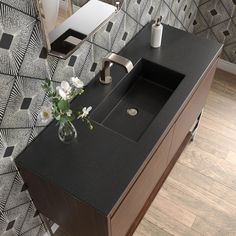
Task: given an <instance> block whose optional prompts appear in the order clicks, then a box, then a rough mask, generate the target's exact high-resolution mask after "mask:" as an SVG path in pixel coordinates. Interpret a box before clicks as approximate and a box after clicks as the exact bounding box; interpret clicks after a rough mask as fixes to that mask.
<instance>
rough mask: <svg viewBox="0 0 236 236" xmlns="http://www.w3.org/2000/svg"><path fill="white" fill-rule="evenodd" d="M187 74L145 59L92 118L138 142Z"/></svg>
mask: <svg viewBox="0 0 236 236" xmlns="http://www.w3.org/2000/svg"><path fill="white" fill-rule="evenodd" d="M183 78H184V75H183V74H181V73H179V72H176V71H173V70H170V69H168V68H166V67H163V66H161V65H158V64H155V63H153V62H150V61H147V60H145V59H141V60H140V61H139V62H138V63H137V64H136V65H135V67H134V68H133V70H132V71H131V72H130V73H129V74H127V75H126V76H125V77H124V78H123V79H122V80H121V82H120V83H119V84H118V85H117V87H116V88H115V89H114V90H113V91H112V92H111V94H110V95H108V96H107V97H106V99H105V100H104V101H103V102H102V103H101V104H100V105H99V106H98V108H97V109H96V110H95V111H94V112H93V113H92V115H91V119H93V120H94V121H96V122H98V123H100V124H102V125H103V126H105V127H107V128H109V129H111V130H113V131H115V132H117V133H119V134H121V135H123V136H125V137H127V138H129V139H130V140H133V141H135V142H138V141H139V139H140V138H141V136H142V134H143V133H144V132H145V131H146V129H147V128H148V126H149V125H150V124H151V122H152V121H153V119H154V118H155V117H156V116H157V115H158V113H159V112H160V110H161V109H162V108H163V106H164V105H165V103H166V102H167V100H168V99H169V98H170V96H171V95H172V94H173V92H174V91H175V89H176V88H177V87H178V85H179V84H180V82H181V81H182V79H183Z"/></svg>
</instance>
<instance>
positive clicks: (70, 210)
mask: <svg viewBox="0 0 236 236" xmlns="http://www.w3.org/2000/svg"><path fill="white" fill-rule="evenodd" d="M19 170H20V173H21V175H22V177H23V179H24V181H25V183H26V184H27V185H28V188H29V193H30V195H31V197H32V199H33V202H34V204H35V206H36V208H37V209H38V210H39V211H40V212H41V213H42V214H43V215H44V216H46V217H48V218H49V219H51V220H52V221H53V222H55V223H56V224H58V225H59V226H60V227H62V229H63V230H64V231H65V232H67V233H69V234H71V235H83V236H106V235H108V223H107V222H108V221H107V218H106V217H105V216H102V215H101V214H99V213H98V212H96V211H95V209H93V208H92V207H90V206H88V205H85V204H83V203H82V202H80V201H79V200H78V199H76V198H74V197H73V196H72V195H70V194H68V193H66V192H64V191H62V190H61V189H59V188H58V187H57V186H55V185H53V184H51V183H49V182H46V181H44V180H43V179H41V178H40V177H39V176H36V175H34V174H32V173H31V172H29V171H28V170H25V169H24V168H22V167H19ZM39 193H40V194H39Z"/></svg>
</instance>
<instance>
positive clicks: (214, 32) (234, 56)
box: [194, 0, 236, 63]
mask: <svg viewBox="0 0 236 236" xmlns="http://www.w3.org/2000/svg"><path fill="white" fill-rule="evenodd" d="M235 15H236V2H235V1H234V0H204V1H200V6H199V12H198V14H197V18H196V20H195V27H194V33H196V34H197V35H199V36H204V37H207V38H213V39H217V40H218V41H219V42H220V43H223V44H225V47H224V52H223V53H222V58H223V59H224V60H227V61H230V62H233V63H235V61H236V53H235V43H234V42H236V20H235V19H236V17H235Z"/></svg>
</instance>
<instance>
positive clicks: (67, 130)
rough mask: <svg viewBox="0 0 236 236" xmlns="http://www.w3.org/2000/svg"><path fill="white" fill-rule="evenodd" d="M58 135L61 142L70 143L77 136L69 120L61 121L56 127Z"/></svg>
mask: <svg viewBox="0 0 236 236" xmlns="http://www.w3.org/2000/svg"><path fill="white" fill-rule="evenodd" d="M58 137H59V139H60V140H61V141H62V142H63V143H71V142H72V141H73V140H75V139H76V138H77V131H76V129H75V127H74V125H73V124H72V123H71V122H69V121H68V122H65V123H61V124H60V126H59V129H58Z"/></svg>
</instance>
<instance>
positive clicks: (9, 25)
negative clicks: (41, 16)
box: [0, 2, 35, 75]
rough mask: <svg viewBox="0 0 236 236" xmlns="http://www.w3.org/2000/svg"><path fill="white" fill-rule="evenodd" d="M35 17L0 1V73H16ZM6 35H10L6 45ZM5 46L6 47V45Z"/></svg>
mask: <svg viewBox="0 0 236 236" xmlns="http://www.w3.org/2000/svg"><path fill="white" fill-rule="evenodd" d="M34 24H35V19H34V18H32V17H30V16H27V15H25V14H23V13H21V12H20V11H17V10H15V9H13V8H10V7H9V6H7V5H5V4H3V3H1V2H0V39H1V40H0V41H1V43H0V44H1V45H2V46H5V47H0V54H1V57H0V73H4V74H10V75H16V74H17V73H18V71H19V68H20V65H21V63H22V60H23V57H24V54H25V52H26V50H27V46H28V41H29V39H30V36H31V32H32V30H33V27H34ZM6 35H8V42H9V38H10V37H11V42H9V44H8V45H6V43H4V38H5V40H6ZM6 46H7V47H6Z"/></svg>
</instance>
